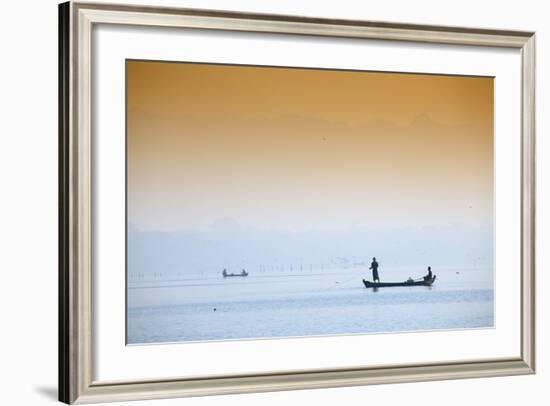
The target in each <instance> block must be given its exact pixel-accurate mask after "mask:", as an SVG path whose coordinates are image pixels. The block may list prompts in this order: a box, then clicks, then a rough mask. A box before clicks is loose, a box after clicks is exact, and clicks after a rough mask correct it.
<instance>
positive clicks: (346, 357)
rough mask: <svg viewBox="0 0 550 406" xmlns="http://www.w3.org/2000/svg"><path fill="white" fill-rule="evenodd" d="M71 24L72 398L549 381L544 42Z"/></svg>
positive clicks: (66, 175) (132, 9) (226, 25)
mask: <svg viewBox="0 0 550 406" xmlns="http://www.w3.org/2000/svg"><path fill="white" fill-rule="evenodd" d="M59 17H60V24H59V30H60V31H59V33H60V35H59V39H60V41H59V49H60V52H59V58H60V59H59V78H60V81H59V84H60V85H59V93H60V98H59V99H60V103H59V124H60V144H59V145H60V211H59V213H60V261H59V263H60V269H59V271H60V274H59V283H60V284H59V287H60V290H59V293H60V296H59V299H60V305H59V311H60V317H59V320H60V324H59V346H60V347H59V354H60V357H59V386H60V390H59V397H60V400H61V401H63V402H66V403H75V402H101V401H115V400H130V399H153V398H164V397H179V396H201V395H210V394H228V393H243V392H259V391H275V390H289V389H305V388H319V387H331V386H351V385H368V384H376V383H398V382H412V381H424V380H437V379H451V378H467V377H488V376H504V375H519V374H530V373H534V370H535V352H534V344H535V343H534V336H535V335H534V283H535V281H534V272H535V267H534V249H535V247H534V224H535V207H534V205H535V198H534V193H535V188H534V182H535V179H534V165H535V157H534V142H535V130H534V118H533V117H534V33H531V32H516V31H514V32H511V31H498V30H483V29H472V28H457V27H438V26H419V25H418V26H417V25H408V24H398V23H381V22H369V21H351V20H329V19H313V18H305V17H296V16H281V15H267V14H265V15H256V14H245V13H235V12H223V11H207V10H196V9H169V8H158V7H144V6H121V5H105V4H89V3H80V2H69V3H64V4H62V5H60V8H59Z"/></svg>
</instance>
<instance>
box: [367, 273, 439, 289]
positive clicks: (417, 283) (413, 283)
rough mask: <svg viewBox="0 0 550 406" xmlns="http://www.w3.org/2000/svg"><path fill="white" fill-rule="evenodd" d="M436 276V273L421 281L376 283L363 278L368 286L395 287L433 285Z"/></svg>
mask: <svg viewBox="0 0 550 406" xmlns="http://www.w3.org/2000/svg"><path fill="white" fill-rule="evenodd" d="M435 278H436V276H435V275H434V276H433V277H432V278H431V279H423V280H421V281H413V280H410V281H405V282H379V283H374V282H371V281H366V280H364V279H363V284H364V285H365V287H366V288H393V287H396V286H432V283H434V282H435Z"/></svg>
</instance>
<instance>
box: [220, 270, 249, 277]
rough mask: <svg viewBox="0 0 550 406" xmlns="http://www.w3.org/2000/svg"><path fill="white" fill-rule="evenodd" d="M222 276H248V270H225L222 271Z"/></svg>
mask: <svg viewBox="0 0 550 406" xmlns="http://www.w3.org/2000/svg"><path fill="white" fill-rule="evenodd" d="M222 275H223V277H224V278H231V277H233V276H243V277H244V276H248V272H246V271H242V272H241V273H227V272H223V273H222Z"/></svg>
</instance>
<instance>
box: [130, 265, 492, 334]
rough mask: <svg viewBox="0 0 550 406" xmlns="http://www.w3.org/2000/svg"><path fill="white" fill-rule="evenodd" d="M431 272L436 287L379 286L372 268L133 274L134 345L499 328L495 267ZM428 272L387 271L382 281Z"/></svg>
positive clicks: (131, 303) (459, 268)
mask: <svg viewBox="0 0 550 406" xmlns="http://www.w3.org/2000/svg"><path fill="white" fill-rule="evenodd" d="M433 271H434V273H435V274H436V275H437V280H436V282H435V283H434V285H433V286H432V287H425V286H417V287H395V288H378V289H377V290H374V289H366V288H365V287H364V286H363V284H362V282H361V279H362V278H365V279H367V280H371V279H372V277H371V274H370V272H369V271H365V270H364V268H362V269H357V268H356V269H330V270H315V269H313V270H308V271H303V272H301V271H298V272H289V271H287V272H261V271H258V272H254V271H250V275H249V276H248V277H245V278H243V277H235V278H223V277H222V276H221V273H219V274H209V275H193V276H187V277H185V278H182V277H180V276H179V275H178V274H177V273H174V274H164V275H163V276H162V277H158V278H156V279H150V280H132V279H130V281H129V283H128V319H127V327H128V344H140V343H165V342H181V341H203V340H234V339H252V338H271V337H273V338H275V337H297V336H320V335H338V334H365V333H384V332H398V331H399V332H405V331H425V330H440V329H468V328H489V327H493V325H494V300H493V298H494V293H493V286H494V283H493V272H492V269H491V268H483V267H478V268H464V267H454V268H452V267H447V268H442V269H438V268H435V267H434V269H433ZM423 273H424V272H423V271H421V270H420V271H419V270H418V268H417V269H415V270H411V269H399V268H395V269H389V268H388V269H381V270H380V276H381V279H382V281H404V280H406V279H407V278H408V277H409V276H412V277H413V278H416V277H419V276H422V274H423Z"/></svg>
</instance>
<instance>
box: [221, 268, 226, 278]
mask: <svg viewBox="0 0 550 406" xmlns="http://www.w3.org/2000/svg"><path fill="white" fill-rule="evenodd" d="M222 275H223V276H224V277H225V276H227V269H225V268H224V269H223V272H222Z"/></svg>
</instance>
